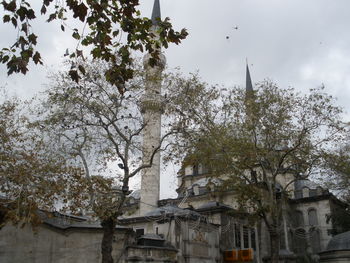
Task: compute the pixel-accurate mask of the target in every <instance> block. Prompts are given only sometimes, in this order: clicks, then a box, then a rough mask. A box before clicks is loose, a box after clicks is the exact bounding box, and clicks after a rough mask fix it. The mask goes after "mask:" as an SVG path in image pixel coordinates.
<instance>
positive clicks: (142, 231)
mask: <svg viewBox="0 0 350 263" xmlns="http://www.w3.org/2000/svg"><path fill="white" fill-rule="evenodd" d="M135 232H136V238H139V237H140V236H143V235H144V234H145V230H144V229H143V228H138V229H135Z"/></svg>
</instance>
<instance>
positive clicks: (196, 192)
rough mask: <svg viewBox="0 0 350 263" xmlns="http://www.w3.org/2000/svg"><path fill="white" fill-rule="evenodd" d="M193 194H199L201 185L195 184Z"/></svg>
mask: <svg viewBox="0 0 350 263" xmlns="http://www.w3.org/2000/svg"><path fill="white" fill-rule="evenodd" d="M193 194H194V195H199V186H198V185H197V184H195V185H194V186H193Z"/></svg>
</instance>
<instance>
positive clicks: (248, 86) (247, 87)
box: [245, 60, 254, 93]
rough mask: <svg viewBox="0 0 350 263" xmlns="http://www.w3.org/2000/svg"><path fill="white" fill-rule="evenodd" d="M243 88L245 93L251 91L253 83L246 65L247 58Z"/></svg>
mask: <svg viewBox="0 0 350 263" xmlns="http://www.w3.org/2000/svg"><path fill="white" fill-rule="evenodd" d="M245 90H246V92H247V93H252V92H253V91H254V90H253V84H252V79H251V78H250V72H249V67H248V60H247V71H246V79H245Z"/></svg>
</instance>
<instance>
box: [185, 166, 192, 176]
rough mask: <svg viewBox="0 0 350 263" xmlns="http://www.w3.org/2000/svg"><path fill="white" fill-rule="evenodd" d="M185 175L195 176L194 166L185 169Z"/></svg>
mask: <svg viewBox="0 0 350 263" xmlns="http://www.w3.org/2000/svg"><path fill="white" fill-rule="evenodd" d="M185 175H193V165H188V166H186V167H185Z"/></svg>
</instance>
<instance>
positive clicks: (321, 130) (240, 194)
mask: <svg viewBox="0 0 350 263" xmlns="http://www.w3.org/2000/svg"><path fill="white" fill-rule="evenodd" d="M256 88H257V89H256V90H255V91H245V90H243V89H240V88H233V89H231V90H226V91H222V92H221V94H220V95H219V94H218V98H220V99H219V103H216V104H215V105H212V106H210V104H205V105H199V106H198V105H196V107H193V109H192V110H193V112H194V113H195V116H197V117H196V118H195V119H194V120H195V123H194V127H196V129H195V130H194V132H193V133H192V135H191V136H188V137H187V140H188V145H189V148H188V151H189V161H190V162H191V161H192V162H193V163H199V162H200V163H202V164H204V165H207V166H208V168H209V170H211V171H212V175H211V176H214V177H217V176H221V177H222V176H223V178H224V179H225V180H224V181H225V182H224V186H223V187H224V189H225V190H230V191H232V193H233V194H234V195H235V198H237V200H238V201H239V203H240V205H241V209H243V210H245V211H247V212H249V213H251V214H255V215H256V216H259V217H260V218H262V219H263V221H264V223H265V225H266V226H267V229H268V231H269V233H270V240H271V255H272V260H275V261H273V262H277V261H276V260H277V258H278V246H279V239H280V231H281V229H282V227H281V222H282V212H283V208H284V207H285V200H286V198H288V197H289V196H291V195H293V192H291V190H292V189H293V183H294V182H295V181H296V180H302V179H307V178H308V177H310V176H313V175H315V174H319V172H320V169H322V168H323V164H324V163H325V161H326V157H327V153H328V152H329V151H331V150H332V149H334V146H335V145H336V144H337V143H339V142H340V141H341V140H342V139H343V138H344V137H343V135H344V129H343V125H342V123H341V118H340V117H341V116H340V114H341V109H340V108H339V107H337V106H335V104H334V99H333V98H332V97H331V96H329V95H327V94H325V93H324V92H323V90H322V88H319V89H313V90H310V92H309V94H307V95H302V94H299V93H297V92H295V90H294V89H291V88H289V89H280V88H278V87H277V85H276V84H274V83H272V82H270V81H263V82H261V83H259V84H258V86H257V87H256ZM276 251H277V252H276ZM276 253H277V254H276Z"/></svg>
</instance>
